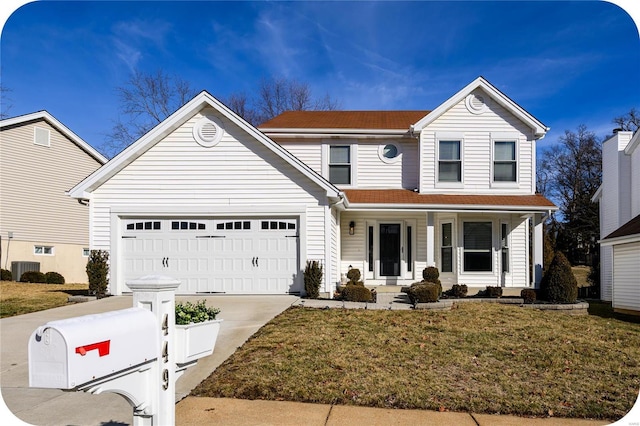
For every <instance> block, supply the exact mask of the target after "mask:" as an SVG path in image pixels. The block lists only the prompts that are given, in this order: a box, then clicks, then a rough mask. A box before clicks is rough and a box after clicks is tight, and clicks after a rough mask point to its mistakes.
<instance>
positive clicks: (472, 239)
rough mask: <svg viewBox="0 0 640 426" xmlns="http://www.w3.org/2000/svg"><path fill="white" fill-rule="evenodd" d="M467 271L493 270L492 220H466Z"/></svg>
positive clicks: (465, 265) (465, 253)
mask: <svg viewBox="0 0 640 426" xmlns="http://www.w3.org/2000/svg"><path fill="white" fill-rule="evenodd" d="M463 229H464V230H463V232H464V249H463V250H464V270H465V272H491V271H492V268H491V233H492V231H491V222H465V223H464V225H463Z"/></svg>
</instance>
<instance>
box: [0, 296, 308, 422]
mask: <svg viewBox="0 0 640 426" xmlns="http://www.w3.org/2000/svg"><path fill="white" fill-rule="evenodd" d="M202 299H206V300H207V304H208V305H210V306H215V307H218V308H220V309H221V313H220V315H219V316H218V318H222V319H224V322H223V323H222V325H221V327H220V334H219V335H218V340H217V342H216V347H215V350H214V352H213V354H212V355H211V356H208V357H206V358H203V359H200V360H199V361H198V363H197V364H196V366H194V367H191V368H189V369H188V370H187V371H186V373H185V374H184V375H183V376H182V377H180V378H179V379H178V380H177V382H176V400H180V399H182V398H183V397H184V396H186V395H188V394H189V392H190V391H191V389H193V388H194V387H195V386H196V385H198V384H199V383H200V382H201V381H203V380H204V379H205V378H207V377H208V376H209V375H210V374H211V373H212V372H213V370H215V368H216V367H217V366H218V365H220V364H221V363H222V362H223V361H224V360H225V359H227V358H228V357H229V356H230V355H231V354H232V353H233V352H235V350H236V349H237V348H238V347H240V346H242V344H243V343H244V342H245V341H246V340H247V339H248V338H249V337H251V336H252V335H253V334H254V333H255V332H256V331H258V329H259V328H260V327H262V326H263V325H264V324H266V323H267V322H268V321H270V320H271V319H272V318H273V317H275V316H276V315H278V314H279V313H281V312H282V311H284V310H285V309H287V308H288V307H289V306H291V304H293V303H294V302H296V301H297V300H298V297H296V296H286V295H283V296H228V295H216V296H177V297H176V301H187V300H188V301H192V302H194V301H196V300H202ZM132 303H133V301H132V297H131V296H117V297H108V298H105V299H101V300H96V301H92V302H86V303H78V304H75V305H69V306H64V307H61V308H55V309H49V310H46V311H40V312H34V313H31V314H26V315H20V316H16V317H9V318H4V319H1V320H0V387H1V388H2V398H3V400H4V402H5V404H6V405H7V407H8V408H9V410H10V411H11V412H12V413H13V414H15V416H17V417H18V418H19V419H21V420H23V421H25V422H27V423H30V424H33V425H86V426H91V425H96V426H97V425H101V426H105V425H109V424H112V425H115V424H117V425H119V426H122V425H127V424H131V422H132V419H133V411H132V408H131V406H130V405H129V403H127V402H126V401H125V399H124V398H123V397H121V396H120V395H116V394H111V393H105V394H101V395H91V394H86V393H84V392H63V391H61V390H57V389H34V388H29V369H28V368H29V366H28V358H27V345H28V341H29V337H30V336H31V333H32V332H33V331H34V330H35V329H36V328H37V327H39V326H41V325H43V324H45V323H47V322H49V321H53V320H58V319H64V318H71V317H76V316H81V315H87V314H96V313H101V312H108V311H114V310H119V309H126V308H130V307H131V306H132ZM7 420H8V419H5V418H1V417H0V424H2V425H7V424H13V423H8V422H7ZM16 423H17V422H16ZM17 424H18V423H17Z"/></svg>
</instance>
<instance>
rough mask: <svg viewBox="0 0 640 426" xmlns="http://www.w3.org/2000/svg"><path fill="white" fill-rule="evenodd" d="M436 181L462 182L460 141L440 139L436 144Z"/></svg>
mask: <svg viewBox="0 0 640 426" xmlns="http://www.w3.org/2000/svg"><path fill="white" fill-rule="evenodd" d="M438 181H439V182H462V160H461V157H460V141H440V142H439V144H438Z"/></svg>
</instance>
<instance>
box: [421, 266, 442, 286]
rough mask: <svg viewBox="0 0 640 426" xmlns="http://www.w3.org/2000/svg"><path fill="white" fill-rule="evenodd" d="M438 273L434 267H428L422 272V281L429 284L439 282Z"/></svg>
mask: <svg viewBox="0 0 640 426" xmlns="http://www.w3.org/2000/svg"><path fill="white" fill-rule="evenodd" d="M439 278H440V271H438V268H436V267H435V266H428V267H426V268H424V270H423V271H422V279H423V280H424V281H426V282H430V283H436V284H437V283H439V282H440V279H439Z"/></svg>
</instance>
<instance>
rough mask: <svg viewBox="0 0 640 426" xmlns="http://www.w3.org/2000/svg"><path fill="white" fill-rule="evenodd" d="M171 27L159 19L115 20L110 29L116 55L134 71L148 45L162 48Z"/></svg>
mask: <svg viewBox="0 0 640 426" xmlns="http://www.w3.org/2000/svg"><path fill="white" fill-rule="evenodd" d="M171 28H172V26H171V24H170V23H169V22H165V21H159V20H153V21H144V20H134V21H120V22H116V23H115V24H114V25H113V26H112V29H111V33H112V35H111V40H112V42H113V48H114V49H115V55H116V57H117V58H119V59H120V60H121V61H122V62H124V63H125V65H126V66H127V67H128V68H129V70H130V71H134V70H135V69H136V68H137V67H138V64H139V62H140V61H141V59H142V58H143V52H144V51H148V49H149V47H153V48H154V49H160V50H164V47H165V43H166V38H167V35H168V34H169V32H170V31H171Z"/></svg>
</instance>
